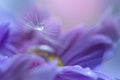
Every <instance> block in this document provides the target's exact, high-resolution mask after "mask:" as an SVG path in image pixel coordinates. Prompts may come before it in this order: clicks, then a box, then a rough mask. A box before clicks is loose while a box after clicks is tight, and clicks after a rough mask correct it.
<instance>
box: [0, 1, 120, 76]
mask: <svg viewBox="0 0 120 80" xmlns="http://www.w3.org/2000/svg"><path fill="white" fill-rule="evenodd" d="M33 4H35V5H36V6H37V7H38V8H44V9H46V10H48V12H50V14H51V15H52V16H56V17H57V18H58V19H60V20H61V22H62V24H63V26H62V28H63V29H64V30H69V29H71V28H72V27H74V26H76V25H78V24H82V23H87V24H88V25H90V26H94V25H95V23H96V22H97V21H98V20H99V19H100V17H101V15H102V14H103V13H104V12H105V10H106V9H107V8H108V7H110V6H111V7H113V14H114V15H117V14H118V13H119V11H120V8H119V7H120V0H0V9H4V10H6V11H8V12H10V13H12V14H14V15H18V14H19V13H20V12H22V10H24V9H25V8H27V7H29V6H30V5H33ZM119 46H120V43H119V44H118V48H117V49H116V51H115V52H114V53H115V54H114V56H113V58H112V59H110V60H109V61H106V62H104V64H103V66H101V69H102V70H103V71H104V72H106V73H108V74H109V75H112V76H114V77H119V78H120V53H119V52H120V47H119Z"/></svg>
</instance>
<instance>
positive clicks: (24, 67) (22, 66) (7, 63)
mask: <svg viewBox="0 0 120 80" xmlns="http://www.w3.org/2000/svg"><path fill="white" fill-rule="evenodd" d="M44 63H45V62H44V60H43V59H42V58H40V57H38V56H36V55H30V54H29V55H28V54H24V55H18V56H14V57H11V58H8V59H6V60H4V62H2V65H0V71H1V73H0V79H1V80H26V79H25V78H24V77H25V76H26V75H27V74H28V72H29V71H30V70H31V69H34V68H36V67H37V66H40V65H43V64H44ZM16 73H17V74H16Z"/></svg>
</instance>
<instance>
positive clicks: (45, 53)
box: [30, 45, 63, 66]
mask: <svg viewBox="0 0 120 80" xmlns="http://www.w3.org/2000/svg"><path fill="white" fill-rule="evenodd" d="M30 52H32V53H35V54H38V55H40V56H41V57H43V58H44V59H45V60H46V61H52V60H55V59H57V60H58V62H57V65H58V66H63V63H62V61H61V60H60V58H59V57H58V56H56V55H53V54H52V50H51V49H50V47H48V46H45V45H44V46H40V47H39V48H33V49H30Z"/></svg>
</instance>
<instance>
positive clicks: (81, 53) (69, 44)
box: [58, 28, 114, 68]
mask: <svg viewBox="0 0 120 80" xmlns="http://www.w3.org/2000/svg"><path fill="white" fill-rule="evenodd" d="M91 33H92V30H88V29H85V28H77V29H74V30H73V31H71V32H70V33H68V34H67V35H66V36H64V37H63V40H62V43H61V44H64V46H63V47H62V48H61V49H59V50H58V56H59V57H60V58H61V59H62V62H63V64H64V65H77V64H79V65H81V66H83V67H91V68H94V67H96V66H97V65H99V64H100V63H101V62H102V61H103V57H104V55H109V54H107V53H108V52H109V51H112V50H113V49H112V48H113V46H114V45H113V41H112V40H111V39H110V38H109V37H107V36H106V35H102V34H97V33H94V34H91Z"/></svg>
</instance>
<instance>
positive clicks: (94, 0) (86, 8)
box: [48, 0, 106, 29]
mask: <svg viewBox="0 0 120 80" xmlns="http://www.w3.org/2000/svg"><path fill="white" fill-rule="evenodd" d="M48 5H49V10H50V11H51V13H52V14H53V15H55V16H57V17H59V18H60V19H61V20H62V22H63V24H64V28H67V29H68V28H70V27H72V26H75V25H77V24H80V23H88V24H90V25H91V24H94V22H95V21H96V20H98V18H99V16H100V15H101V13H102V12H104V11H105V8H106V7H105V6H106V0H48Z"/></svg>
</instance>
